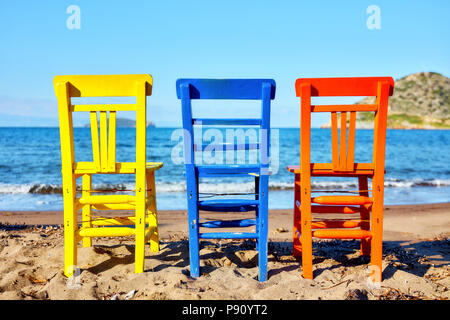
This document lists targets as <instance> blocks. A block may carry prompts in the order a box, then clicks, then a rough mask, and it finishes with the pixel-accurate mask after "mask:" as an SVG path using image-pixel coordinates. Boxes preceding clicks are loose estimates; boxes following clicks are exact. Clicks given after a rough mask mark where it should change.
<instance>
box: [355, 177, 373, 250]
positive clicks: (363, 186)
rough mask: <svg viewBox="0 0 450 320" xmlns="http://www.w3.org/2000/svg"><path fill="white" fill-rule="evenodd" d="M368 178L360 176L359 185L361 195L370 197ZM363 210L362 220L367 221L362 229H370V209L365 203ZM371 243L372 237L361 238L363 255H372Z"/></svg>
mask: <svg viewBox="0 0 450 320" xmlns="http://www.w3.org/2000/svg"><path fill="white" fill-rule="evenodd" d="M367 180H368V178H367V177H365V176H360V177H358V186H359V195H360V196H364V197H368V196H369V191H368V189H369V186H368V182H367ZM360 208H361V212H360V217H361V220H365V221H367V222H363V224H362V226H361V229H362V230H370V222H369V220H370V209H369V208H368V207H366V206H365V205H361V206H360ZM370 245H371V239H370V238H366V239H361V254H362V255H363V256H370Z"/></svg>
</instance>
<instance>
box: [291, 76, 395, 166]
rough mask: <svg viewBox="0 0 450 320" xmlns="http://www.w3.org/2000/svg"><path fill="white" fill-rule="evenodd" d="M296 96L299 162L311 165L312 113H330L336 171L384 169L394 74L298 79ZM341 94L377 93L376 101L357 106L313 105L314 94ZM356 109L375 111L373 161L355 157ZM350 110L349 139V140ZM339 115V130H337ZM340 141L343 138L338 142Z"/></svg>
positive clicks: (362, 94) (331, 95)
mask: <svg viewBox="0 0 450 320" xmlns="http://www.w3.org/2000/svg"><path fill="white" fill-rule="evenodd" d="M295 89H296V94H297V97H300V98H301V126H300V130H301V138H300V145H301V151H300V152H301V155H300V163H301V166H302V168H303V166H305V168H306V167H309V166H310V140H311V139H310V138H311V136H310V131H311V113H312V112H330V113H331V140H332V141H331V143H332V144H331V145H332V164H331V168H332V170H333V171H334V172H352V171H354V170H365V169H366V170H375V169H376V168H379V169H380V170H383V171H384V153H385V144H386V125H387V112H388V100H389V96H391V95H392V94H393V91H394V80H393V79H392V78H391V77H356V78H299V79H297V80H296V82H295ZM333 96H335V97H339V96H375V97H376V102H375V104H354V105H311V97H333ZM356 112H374V115H375V116H374V145H373V162H372V163H361V164H357V163H355V161H354V158H355V128H356V125H355V123H356ZM347 113H350V115H349V117H348V119H349V121H348V139H347ZM338 114H340V128H341V129H340V133H339V130H338V126H339V125H338ZM339 140H340V141H339ZM329 165H330V164H316V168H317V169H318V170H320V168H329V167H330V166H329Z"/></svg>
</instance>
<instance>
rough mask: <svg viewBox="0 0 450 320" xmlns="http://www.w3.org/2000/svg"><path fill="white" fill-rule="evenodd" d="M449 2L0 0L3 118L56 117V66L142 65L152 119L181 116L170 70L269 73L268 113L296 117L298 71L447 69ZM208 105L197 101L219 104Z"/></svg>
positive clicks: (215, 74)
mask: <svg viewBox="0 0 450 320" xmlns="http://www.w3.org/2000/svg"><path fill="white" fill-rule="evenodd" d="M70 5H77V6H79V8H80V10H81V29H79V30H69V29H68V28H67V27H66V20H67V19H68V18H69V16H70V14H67V13H66V10H67V7H68V6H70ZM370 5H377V6H378V7H379V8H380V12H381V29H379V30H369V29H368V28H367V26H366V21H367V19H368V18H369V16H370V14H367V13H366V9H367V7H368V6H370ZM449 12H450V1H448V0H440V1H439V0H430V1H416V0H389V1H384V0H383V1H382V0H371V1H365V0H354V1H351V0H347V1H300V0H297V1H263V0H259V1H251V0H249V1H242V0H240V1H235V0H227V1H213V0H208V1H197V0H192V1H152V0H148V1H137V0H127V1H103V0H70V1H62V0H58V1H55V0H40V1H31V0H30V1H1V2H0V38H1V50H0V70H1V71H0V118H1V117H3V119H7V120H5V121H7V122H8V123H9V124H11V125H27V124H30V123H31V124H34V125H36V124H37V125H46V124H54V125H57V106H56V98H55V96H54V91H53V86H52V79H53V77H54V76H55V75H61V74H120V73H149V74H151V75H152V76H153V78H154V90H153V96H152V97H150V98H149V100H148V103H149V120H153V121H155V122H156V124H157V125H160V126H180V125H181V113H180V104H179V101H178V100H177V98H176V94H175V81H176V79H177V78H181V77H202V78H273V79H275V80H276V82H277V96H276V100H275V101H274V102H273V107H272V125H273V126H274V127H283V126H288V127H295V126H298V125H299V101H298V98H296V97H295V93H294V82H295V79H296V78H298V77H336V76H392V77H394V78H395V79H398V78H401V77H403V76H405V75H407V74H410V73H415V72H420V71H435V72H439V73H442V74H444V75H446V76H448V75H449V74H450V41H449V39H450V34H449V33H450V19H449ZM215 105H216V106H217V107H214V108H212V107H211V105H200V106H199V112H201V111H204V112H207V114H208V116H211V117H213V116H220V115H222V114H223V111H224V108H221V107H220V106H221V104H220V103H218V104H215ZM225 109H226V111H231V112H233V113H234V115H236V114H238V113H239V114H243V115H244V114H248V113H250V114H251V113H252V112H255V111H256V109H257V106H255V105H254V104H250V106H249V108H247V109H244V108H243V106H242V104H230V105H229V106H228V105H227V107H226V108H225ZM244 111H245V112H244ZM16 116H21V117H16ZM33 119H37V120H35V121H34V122H33ZM5 121H3V122H2V121H1V119H0V125H4V123H5ZM14 121H15V123H14V124H12V123H11V122H14ZM325 121H326V119H323V118H318V119H315V122H314V123H313V124H314V125H320V124H321V123H323V122H325Z"/></svg>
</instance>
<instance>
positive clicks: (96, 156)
mask: <svg viewBox="0 0 450 320" xmlns="http://www.w3.org/2000/svg"><path fill="white" fill-rule="evenodd" d="M91 137H92V157H93V160H94V164H95V168H96V170H97V171H98V172H100V171H101V170H102V167H101V164H100V144H99V141H100V139H99V136H98V117H97V112H95V111H91Z"/></svg>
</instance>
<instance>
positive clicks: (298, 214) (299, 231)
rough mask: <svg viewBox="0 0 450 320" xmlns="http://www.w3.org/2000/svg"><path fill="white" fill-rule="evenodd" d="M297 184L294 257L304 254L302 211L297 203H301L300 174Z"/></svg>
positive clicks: (297, 176) (293, 240)
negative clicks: (301, 239) (301, 238)
mask: <svg viewBox="0 0 450 320" xmlns="http://www.w3.org/2000/svg"><path fill="white" fill-rule="evenodd" d="M295 182H296V183H295V184H294V195H295V196H294V228H293V235H292V236H293V238H292V254H293V256H294V257H300V256H301V254H302V244H301V242H300V237H301V234H302V228H301V226H302V225H301V211H300V208H299V207H298V206H297V204H299V203H300V186H299V185H297V182H298V183H300V175H299V174H296V175H295Z"/></svg>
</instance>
